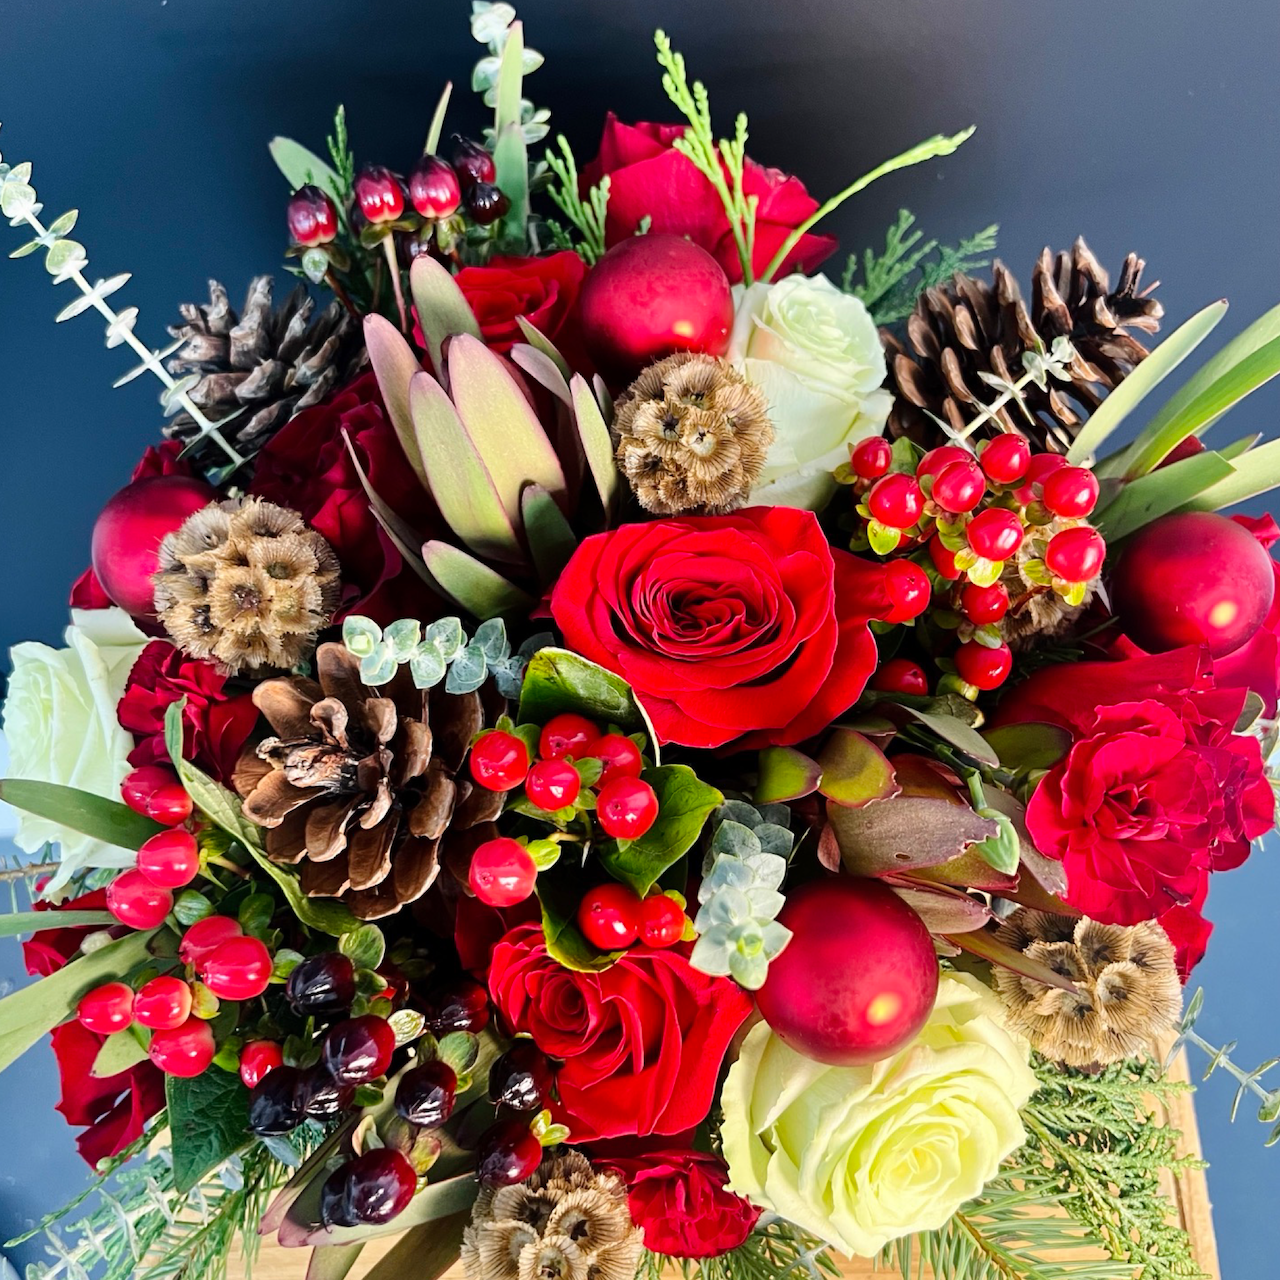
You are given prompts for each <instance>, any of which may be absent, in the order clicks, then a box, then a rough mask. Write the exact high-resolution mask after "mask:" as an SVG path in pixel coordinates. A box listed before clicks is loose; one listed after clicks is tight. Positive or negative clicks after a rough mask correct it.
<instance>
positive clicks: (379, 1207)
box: [320, 1147, 418, 1227]
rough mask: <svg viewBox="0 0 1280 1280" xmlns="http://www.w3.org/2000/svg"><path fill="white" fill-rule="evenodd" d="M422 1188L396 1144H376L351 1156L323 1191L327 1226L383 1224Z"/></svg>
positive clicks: (322, 1216) (322, 1211)
mask: <svg viewBox="0 0 1280 1280" xmlns="http://www.w3.org/2000/svg"><path fill="white" fill-rule="evenodd" d="M417 1189H418V1175H417V1174H416V1173H414V1171H413V1165H411V1164H410V1163H409V1161H408V1160H407V1159H406V1158H405V1157H404V1156H403V1155H401V1154H400V1152H399V1151H396V1150H395V1149H394V1148H392V1147H374V1148H372V1149H371V1150H369V1151H366V1152H365V1153H364V1154H363V1155H358V1156H356V1158H355V1159H354V1160H348V1161H347V1163H346V1164H344V1165H343V1166H342V1167H341V1168H339V1169H337V1170H335V1171H334V1172H333V1173H331V1174H330V1175H329V1177H328V1178H327V1179H326V1181H325V1184H324V1186H323V1187H322V1188H321V1191H320V1220H321V1222H323V1223H324V1225H325V1226H326V1227H359V1226H381V1225H382V1224H383V1223H387V1222H390V1221H391V1220H392V1218H395V1217H398V1216H399V1215H400V1214H402V1213H403V1212H404V1211H405V1209H407V1208H408V1206H409V1201H410V1200H412V1199H413V1193H414V1192H415V1191H416V1190H417Z"/></svg>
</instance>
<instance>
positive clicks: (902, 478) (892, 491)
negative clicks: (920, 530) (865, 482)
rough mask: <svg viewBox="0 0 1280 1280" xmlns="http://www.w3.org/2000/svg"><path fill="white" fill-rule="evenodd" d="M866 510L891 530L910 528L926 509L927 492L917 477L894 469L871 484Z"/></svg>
mask: <svg viewBox="0 0 1280 1280" xmlns="http://www.w3.org/2000/svg"><path fill="white" fill-rule="evenodd" d="M867 509H868V510H869V511H870V512H871V514H872V515H873V516H874V517H875V518H876V519H877V520H879V521H880V523H881V524H883V525H888V526H889V528H890V529H909V528H910V527H911V526H912V525H913V524H915V522H916V521H917V520H919V519H920V513H921V512H922V511H923V510H924V494H923V493H922V492H921V490H920V486H919V485H918V484H917V483H916V481H915V477H914V476H909V475H906V474H904V473H903V472H901V471H891V472H890V473H889V474H888V475H887V476H881V477H880V479H879V480H877V481H876V482H875V484H874V485H872V486H871V490H870V492H869V493H868V494H867Z"/></svg>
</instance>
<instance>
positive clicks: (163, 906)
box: [107, 867, 173, 929]
mask: <svg viewBox="0 0 1280 1280" xmlns="http://www.w3.org/2000/svg"><path fill="white" fill-rule="evenodd" d="M107 910H108V911H110V912H111V914H112V915H113V916H115V918H116V919H117V920H119V921H120V923H121V924H127V925H128V926H129V928H130V929H154V928H156V927H157V926H158V925H161V924H163V923H164V918H165V916H167V915H168V914H169V912H170V911H172V910H173V894H171V893H170V892H169V890H168V889H162V888H161V887H160V886H159V885H156V884H152V882H151V881H150V880H148V879H147V877H146V876H145V875H143V874H142V872H141V871H139V870H138V869H137V868H136V867H130V868H129V869H128V870H127V871H122V872H121V873H120V874H119V875H118V876H116V878H115V879H114V880H113V881H112V882H111V883H110V884H109V885H107Z"/></svg>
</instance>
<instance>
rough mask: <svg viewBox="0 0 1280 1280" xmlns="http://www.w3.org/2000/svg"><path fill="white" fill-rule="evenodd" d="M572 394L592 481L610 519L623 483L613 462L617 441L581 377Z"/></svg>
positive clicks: (576, 376)
mask: <svg viewBox="0 0 1280 1280" xmlns="http://www.w3.org/2000/svg"><path fill="white" fill-rule="evenodd" d="M569 390H570V392H571V393H572V395H573V416H574V420H575V421H576V422H577V424H578V435H579V436H580V437H581V439H582V449H583V452H584V453H585V454H586V456H587V466H588V467H589V468H590V469H591V478H592V479H593V480H594V481H595V482H596V490H597V492H598V493H599V494H600V502H601V504H602V505H603V507H604V510H605V515H606V516H608V515H609V514H610V513H611V512H612V511H613V506H614V503H615V502H616V501H617V496H618V483H619V478H618V466H617V464H616V463H615V462H614V460H613V437H612V436H610V434H609V428H608V427H607V426H606V425H605V420H604V415H603V414H602V413H601V412H600V406H599V404H597V403H596V397H595V393H594V392H593V391H592V390H591V387H590V386H589V385H588V384H587V380H586V379H585V378H584V377H583V376H582V375H581V374H580V373H575V374H574V375H573V380H572V381H571V382H570V384H569Z"/></svg>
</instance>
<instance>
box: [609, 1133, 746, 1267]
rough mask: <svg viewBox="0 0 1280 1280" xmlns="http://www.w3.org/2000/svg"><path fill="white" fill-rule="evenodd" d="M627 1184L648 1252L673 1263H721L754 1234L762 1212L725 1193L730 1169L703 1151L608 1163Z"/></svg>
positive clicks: (718, 1158) (662, 1152)
mask: <svg viewBox="0 0 1280 1280" xmlns="http://www.w3.org/2000/svg"><path fill="white" fill-rule="evenodd" d="M606 1163H607V1164H608V1166H609V1167H611V1168H614V1169H616V1170H617V1171H618V1173H619V1174H621V1175H622V1177H623V1178H624V1179H626V1183H627V1199H628V1204H629V1206H630V1209H631V1220H632V1221H633V1222H634V1223H635V1224H636V1226H638V1227H639V1228H640V1229H641V1230H642V1231H643V1232H644V1247H645V1248H646V1249H648V1250H649V1252H650V1253H660V1254H662V1255H663V1256H664V1257H668V1258H717V1257H719V1256H720V1255H721V1254H723V1253H728V1252H729V1251H730V1250H731V1249H736V1248H737V1247H738V1246H739V1245H740V1244H742V1242H743V1241H744V1240H746V1238H747V1237H748V1236H749V1235H750V1234H751V1230H752V1228H753V1227H754V1226H755V1225H756V1221H757V1219H758V1218H759V1217H760V1210H759V1209H757V1208H756V1206H755V1205H753V1204H752V1203H751V1201H750V1200H745V1199H743V1197H742V1196H736V1195H734V1194H733V1192H732V1191H726V1190H725V1183H726V1182H728V1180H729V1169H728V1166H727V1165H726V1164H725V1162H724V1161H723V1160H722V1159H721V1158H720V1157H719V1156H715V1155H708V1154H707V1153H705V1152H702V1151H655V1152H654V1153H653V1154H652V1155H647V1156H641V1157H639V1158H637V1159H626V1160H609V1161H607V1162H606Z"/></svg>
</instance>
